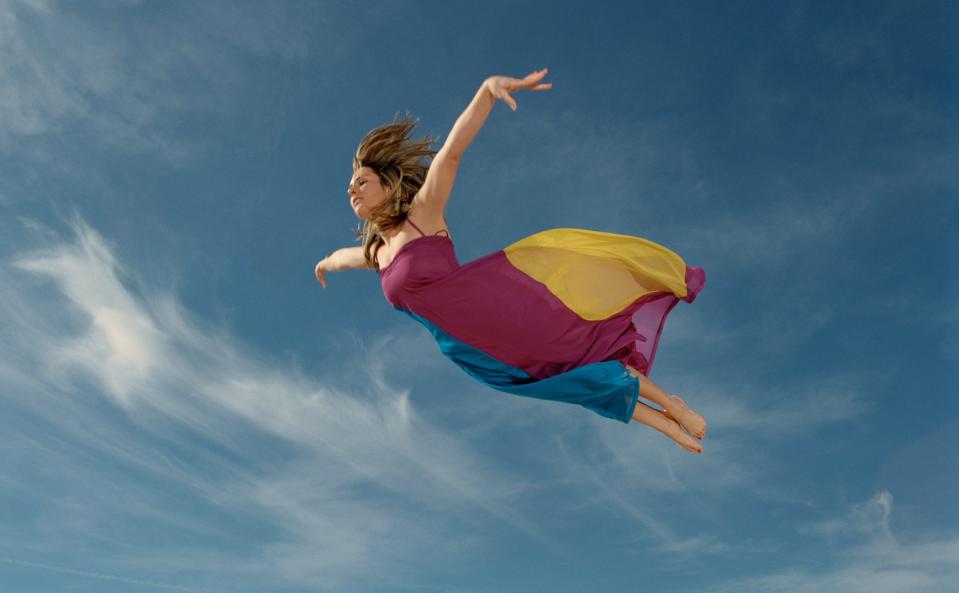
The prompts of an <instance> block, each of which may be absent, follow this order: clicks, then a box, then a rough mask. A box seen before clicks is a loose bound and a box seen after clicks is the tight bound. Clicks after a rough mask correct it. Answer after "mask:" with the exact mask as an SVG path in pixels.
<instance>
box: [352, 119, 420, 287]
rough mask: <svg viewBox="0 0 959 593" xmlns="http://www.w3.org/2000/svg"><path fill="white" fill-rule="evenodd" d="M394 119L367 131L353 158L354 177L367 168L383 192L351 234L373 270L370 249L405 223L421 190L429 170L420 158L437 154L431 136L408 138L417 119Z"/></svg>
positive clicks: (377, 264) (376, 267) (376, 265)
mask: <svg viewBox="0 0 959 593" xmlns="http://www.w3.org/2000/svg"><path fill="white" fill-rule="evenodd" d="M398 115H399V114H396V115H394V116H393V123H391V124H387V125H385V126H380V127H378V128H375V129H373V130H370V131H369V132H368V133H367V134H366V136H364V137H363V140H361V141H360V145H359V147H358V148H357V149H356V155H355V156H354V157H353V172H354V173H356V171H358V170H359V169H360V167H369V168H371V169H373V171H375V172H376V176H377V177H378V178H379V181H380V183H381V184H382V185H383V186H384V188H385V189H386V199H385V200H383V202H381V203H380V205H379V206H377V207H376V208H373V209H372V210H370V218H369V220H365V221H363V224H362V225H360V226H358V227H357V228H356V230H355V232H356V238H357V239H358V240H362V241H363V256H364V257H365V258H366V261H367V263H369V264H370V266H371V267H374V268H375V269H377V270H379V263H378V262H376V261H374V260H373V247H374V245H381V244H382V243H383V239H382V233H383V232H385V231H389V230H390V229H394V228H396V227H398V226H400V225H402V224H403V221H404V220H406V217H407V213H408V212H409V210H410V206H411V205H412V204H413V197H414V196H416V192H418V191H419V190H420V188H421V187H423V182H424V181H425V180H426V174H427V172H428V171H429V168H430V167H429V164H427V163H424V162H423V161H422V160H421V158H422V157H430V158H432V157H433V155H435V154H436V152H437V151H435V150H432V149H431V148H430V145H432V144H433V143H434V142H435V140H434V139H433V138H432V137H431V136H429V135H427V136H426V137H424V138H422V139H419V140H414V139H412V138H411V137H410V135H411V133H412V132H413V128H415V127H416V124H417V123H418V122H419V119H416V120H412V119H410V117H409V114H408V113H407V114H406V115H404V116H403V119H402V120H400V121H397V117H398Z"/></svg>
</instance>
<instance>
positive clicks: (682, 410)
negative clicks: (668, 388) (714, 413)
mask: <svg viewBox="0 0 959 593" xmlns="http://www.w3.org/2000/svg"><path fill="white" fill-rule="evenodd" d="M669 401H670V402H672V406H670V407H669V408H667V410H668V411H667V414H668V415H669V416H671V417H672V418H674V419H675V420H676V422H678V423H679V425H680V426H682V427H683V428H685V429H686V432H688V433H689V434H691V435H693V436H694V437H696V438H697V439H699V440H703V437H704V436H706V420H705V418H703V417H702V416H700V415H699V414H697V413H696V412H694V411H693V410H692V408H690V407H689V406H688V405H686V402H685V401H684V400H683V398H681V397H679V396H678V395H670V396H669Z"/></svg>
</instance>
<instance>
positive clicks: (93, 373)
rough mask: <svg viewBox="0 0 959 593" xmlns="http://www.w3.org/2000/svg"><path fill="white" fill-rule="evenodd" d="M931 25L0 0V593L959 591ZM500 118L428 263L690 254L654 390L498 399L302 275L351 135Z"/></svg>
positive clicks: (497, 9)
mask: <svg viewBox="0 0 959 593" xmlns="http://www.w3.org/2000/svg"><path fill="white" fill-rule="evenodd" d="M956 17H957V14H956V10H955V8H953V7H950V6H949V4H948V3H936V2H919V3H915V2H908V3H907V2H898V3H896V2H891V3H890V2H886V3H883V2H863V3H857V2H843V3H835V2H821V3H814V2H792V3H765V2H753V3H749V2H736V3H718V2H716V3H708V2H681V3H679V2H677V3H622V4H614V3H599V4H597V3H575V4H571V3H554V2H550V3H546V2H540V3H536V2H508V3H507V2H499V1H492V2H482V3H473V2H469V3H468V2H438V1H437V2H353V1H350V2H289V3H281V2H276V3H258V2H245V3H228V2H203V3H191V2H156V3H141V2H84V3H60V2H52V1H42V0H33V1H29V2H19V1H12V2H11V1H4V2H0V55H2V56H3V57H2V59H0V209H2V212H3V215H2V217H0V250H2V251H0V252H2V263H0V303H2V305H0V335H2V336H3V339H2V342H0V347H2V354H0V414H2V418H3V420H4V422H3V430H2V431H0V451H2V455H0V476H2V479H0V584H2V585H3V586H2V587H0V588H2V589H3V590H10V591H18V592H23V593H30V592H48V591H50V592H53V591H56V592H64V591H77V592H80V591H97V592H114V591H116V592H121V591H122V592H131V591H157V590H171V591H257V592H261V591H270V592H305V591H345V592H352V591H404V592H434V591H462V592H468V593H474V592H475V593H479V592H487V591H489V592H492V591H496V592H504V591H505V592H511V591H552V592H579V591H645V592H687V591H690V592H691V591H697V592H712V593H723V592H733V591H735V592H737V593H739V592H746V593H749V592H754V591H755V592H760V591H762V592H766V591H783V592H786V591H788V592H790V593H793V592H798V593H804V592H812V591H816V592H819V591H834V592H839V593H847V592H859V591H869V592H871V593H873V592H880V593H881V592H886V591H888V592H901V591H912V592H920V593H921V592H936V593H939V592H940V591H943V590H945V589H946V588H947V587H946V584H947V583H954V582H955V580H956V578H957V577H959V534H957V527H959V507H957V506H956V505H955V500H956V498H957V496H959V479H957V478H956V477H955V476H956V472H955V468H956V467H957V454H956V452H955V445H954V442H953V441H954V438H953V437H954V435H955V434H956V433H957V432H959V414H957V405H956V403H955V402H956V400H955V394H956V390H955V387H954V384H955V381H956V379H957V378H959V377H957V372H956V369H957V367H959V364H957V363H959V337H957V336H959V306H957V302H959V298H957V297H959V282H957V280H956V275H955V271H956V264H955V262H956V261H957V257H959V241H957V239H956V236H955V232H956V220H959V212H957V210H959V208H957V205H956V204H957V200H956V198H957V191H956V187H957V181H959V179H957V177H959V175H957V173H956V167H955V163H956V162H957V156H959V154H957V153H959V149H957V142H956V140H957V125H956V121H957V118H956V116H957V113H956V105H957V104H959V102H957V92H956V91H957V89H956V83H957V78H956V66H957V52H956V46H955V41H954V29H955V23H956ZM542 67H548V68H549V69H550V73H549V75H548V77H547V80H548V81H550V82H552V83H553V89H552V90H550V91H547V92H539V93H529V92H526V93H522V92H521V93H518V94H516V95H515V99H516V101H517V103H518V109H517V111H516V112H512V111H510V110H509V108H508V107H506V106H505V105H504V104H502V103H499V104H497V105H496V106H495V108H494V110H493V112H492V114H491V115H490V117H489V119H488V120H487V123H486V126H485V127H484V128H483V129H482V130H481V131H480V133H479V135H478V136H477V138H476V141H475V142H474V143H473V145H472V146H471V147H470V148H469V150H468V151H467V153H466V155H465V156H464V160H463V164H462V166H461V168H460V171H459V175H458V180H457V185H456V187H455V189H454V192H453V195H452V197H451V199H450V203H449V207H448V210H447V219H448V221H449V224H450V228H451V231H452V235H453V237H454V239H455V242H456V248H457V254H458V256H459V258H460V261H461V262H467V261H471V260H473V259H475V258H477V257H481V256H483V255H486V254H488V253H491V252H493V251H495V250H497V249H501V248H502V247H504V246H506V245H508V244H510V243H512V242H513V241H516V240H518V239H520V238H522V237H524V236H527V235H529V234H532V233H534V232H537V231H540V230H544V229H547V228H555V227H579V228H588V229H596V230H604V231H609V232H617V233H629V234H634V235H638V236H642V237H645V238H648V239H651V240H654V241H657V242H659V243H661V244H663V245H666V246H667V247H669V248H671V249H673V250H674V251H676V252H677V253H679V254H680V255H681V256H682V257H683V258H684V259H685V260H686V261H687V263H689V264H690V265H696V266H700V267H703V268H704V269H705V270H706V273H707V275H708V281H707V285H706V287H705V289H704V290H703V292H702V293H701V294H700V295H699V297H698V298H697V300H696V302H695V303H693V304H691V305H689V304H685V303H680V305H679V306H678V307H677V308H676V309H675V310H674V312H673V313H672V315H671V316H670V318H669V319H668V321H667V323H666V327H665V332H664V335H663V338H662V341H661V344H660V349H659V352H658V354H657V358H656V365H655V367H654V368H653V371H652V374H651V378H653V379H654V380H655V381H656V382H657V383H659V384H660V385H662V386H663V387H664V388H666V389H667V390H669V391H670V392H673V393H679V394H682V395H683V396H684V397H685V398H686V399H687V401H689V402H690V403H691V404H692V405H693V406H695V407H696V408H697V409H698V410H699V411H701V412H702V413H703V415H704V416H705V417H706V418H707V420H708V421H709V423H710V429H709V435H708V436H707V438H706V440H705V442H704V447H705V452H704V454H703V455H702V456H695V455H690V454H688V453H685V452H684V451H682V450H681V449H679V448H678V447H676V446H675V445H674V444H672V443H671V442H669V441H668V440H667V439H666V438H665V437H663V436H662V435H660V434H659V433H656V432H654V431H653V430H651V429H648V428H645V427H643V426H640V425H636V424H630V425H624V424H621V423H617V422H613V421H610V420H607V419H605V418H602V417H600V416H598V415H596V414H592V413H590V412H588V411H587V410H584V409H582V408H579V407H576V406H569V405H564V404H558V403H551V402H543V401H539V400H532V399H524V398H520V397H516V396H511V395H507V394H504V393H500V392H495V391H490V390H488V389H486V388H484V387H483V386H482V385H480V384H479V383H477V382H475V381H474V380H472V379H471V378H469V377H468V376H467V375H465V374H464V373H462V372H461V371H460V370H459V369H458V368H457V367H455V366H454V365H453V364H452V363H450V362H449V361H448V360H447V359H445V358H444V357H443V356H442V354H441V353H440V352H439V351H438V349H437V348H436V344H435V342H433V341H432V339H431V338H430V336H429V335H428V334H427V333H426V332H425V330H424V329H423V328H422V327H421V326H419V325H418V324H415V323H413V322H412V321H411V320H410V319H409V318H408V317H406V316H405V315H402V314H400V313H398V312H396V311H395V310H393V309H392V307H391V306H389V304H388V303H387V302H386V301H385V299H384V297H383V295H382V292H381V291H380V286H379V282H378V278H377V276H376V275H375V274H373V273H369V272H361V271H351V272H344V273H340V274H335V275H331V276H330V278H329V288H328V289H327V290H323V289H322V288H321V287H320V286H319V284H318V283H316V281H315V279H314V278H313V266H314V264H315V263H316V261H317V260H318V259H320V258H322V257H323V256H324V255H326V254H327V253H329V252H331V251H333V250H334V249H336V248H338V247H343V246H349V245H351V244H352V240H353V237H352V232H351V231H352V228H353V227H354V226H355V225H356V223H357V220H356V219H355V217H354V216H353V214H352V210H351V209H350V207H349V205H348V202H347V198H346V193H345V190H346V186H347V183H348V182H349V179H350V175H351V169H350V164H351V158H352V155H353V152H354V151H355V149H356V145H357V143H358V141H359V140H360V138H362V136H363V135H364V134H365V133H366V132H367V131H368V130H370V129H372V128H374V127H376V126H378V125H381V124H383V123H387V122H389V121H390V120H391V119H392V117H393V115H394V114H395V113H397V112H401V113H402V112H406V111H408V112H410V113H411V114H412V115H413V116H415V117H418V118H420V125H419V128H418V132H419V133H420V134H427V133H430V134H433V135H434V136H435V137H438V138H439V139H440V140H441V141H442V139H444V138H445V137H446V134H447V133H448V131H449V129H450V127H451V126H452V124H453V122H454V121H455V120H456V118H457V116H458V115H459V114H460V113H461V112H462V110H463V109H464V108H465V107H466V105H467V104H468V103H469V101H470V99H471V98H472V97H473V95H474V93H475V92H476V89H477V88H478V86H479V84H480V83H481V82H482V80H483V79H484V78H486V77H487V76H490V75H493V74H502V75H508V76H523V75H525V74H527V73H529V72H531V71H532V70H535V69H539V68H542Z"/></svg>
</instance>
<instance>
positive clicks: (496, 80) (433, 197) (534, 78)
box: [414, 68, 553, 219]
mask: <svg viewBox="0 0 959 593" xmlns="http://www.w3.org/2000/svg"><path fill="white" fill-rule="evenodd" d="M546 72H547V70H546V68H543V69H542V70H540V71H539V72H533V73H531V74H530V75H529V76H527V77H526V78H510V77H508V76H490V77H489V78H487V79H486V80H484V81H483V84H482V85H480V88H479V90H478V91H476V96H474V97H473V100H472V101H471V102H470V104H469V106H468V107H467V108H466V111H464V112H463V113H462V115H460V116H459V118H457V120H456V123H455V124H454V125H453V129H452V130H451V131H450V135H449V137H448V138H447V139H446V142H445V143H444V144H443V148H441V149H440V151H439V152H438V153H436V156H435V157H433V162H432V163H430V170H429V172H428V173H427V174H426V179H425V180H424V181H423V187H421V188H420V191H419V193H418V194H416V197H415V198H414V202H416V203H418V204H420V205H421V206H422V207H423V208H424V209H425V210H427V211H428V212H429V213H431V215H432V216H433V217H435V218H436V219H439V218H441V217H442V216H443V211H444V210H445V209H446V202H447V201H448V200H449V197H450V193H451V192H452V191H453V182H455V181H456V171H457V169H458V168H459V164H460V159H461V158H462V156H463V153H464V152H466V148H467V147H468V146H469V145H470V144H471V143H472V142H473V138H475V137H476V133H477V132H479V129H480V128H481V127H483V123H484V122H485V121H486V118H487V116H489V113H490V111H492V109H493V103H495V102H496V99H501V100H502V101H504V102H505V103H506V104H508V105H509V106H510V108H512V109H513V111H516V101H514V100H513V97H511V96H510V94H509V93H510V92H511V91H515V90H519V89H530V90H534V91H544V90H547V89H550V88H552V87H553V85H552V83H542V84H541V83H540V82H539V81H540V80H542V79H543V77H544V76H546Z"/></svg>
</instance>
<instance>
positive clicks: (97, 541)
mask: <svg viewBox="0 0 959 593" xmlns="http://www.w3.org/2000/svg"><path fill="white" fill-rule="evenodd" d="M72 229H73V231H74V232H75V234H76V238H75V240H74V241H69V242H67V241H56V242H53V243H51V244H48V245H47V246H45V247H43V248H40V249H36V250H33V251H30V252H28V253H24V254H20V255H18V256H16V257H14V258H13V260H12V262H11V263H12V266H7V267H5V269H4V271H3V276H4V277H3V282H2V283H0V286H2V291H3V293H4V294H3V297H4V298H3V301H4V307H3V324H4V326H5V327H7V328H8V329H9V330H10V335H11V337H12V339H11V340H9V341H8V340H5V343H4V346H3V350H4V357H3V358H4V361H5V362H4V363H3V364H0V374H2V377H3V382H4V384H5V385H7V388H6V389H5V390H4V393H3V397H2V400H0V403H2V405H3V406H4V407H5V408H7V409H8V410H10V411H11V412H12V413H14V414H16V416H17V417H20V418H22V419H23V420H24V424H23V425H21V426H20V427H19V428H18V429H16V430H14V431H12V432H11V433H8V436H7V437H5V439H4V441H5V443H6V445H5V446H6V447H8V448H10V449H11V450H12V451H13V452H14V453H16V454H15V455H14V456H12V457H8V462H9V463H13V462H14V460H16V462H17V463H27V464H32V465H34V466H35V467H34V468H33V469H31V470H29V471H25V472H19V473H16V474H8V475H17V476H18V477H17V478H16V479H9V478H8V480H7V482H8V483H7V484H5V485H4V489H5V490H7V492H8V493H10V492H17V491H19V492H21V493H25V492H30V491H31V490H34V489H35V488H36V487H37V484H39V483H43V482H50V483H52V484H54V485H55V487H54V488H53V489H50V490H47V491H45V492H44V493H42V494H40V499H41V501H42V502H41V504H43V505H44V507H45V508H46V509H47V516H50V517H56V516H60V518H61V519H60V520H59V521H57V524H58V527H59V528H60V529H65V530H66V531H67V533H69V534H70V537H69V538H67V539H68V540H72V541H86V542H88V543H92V545H93V547H94V548H95V547H96V546H97V545H100V546H109V545H113V544H111V543H110V542H105V541H104V540H103V539H102V538H103V535H104V534H105V533H109V532H114V534H115V535H117V534H116V532H120V537H121V538H122V537H127V536H129V537H134V538H135V535H132V534H130V533H129V529H130V528H129V527H124V526H125V525H126V524H127V523H129V524H130V525H140V526H141V528H143V529H146V530H147V531H150V530H159V531H162V532H166V533H167V534H168V536H169V537H174V538H175V537H177V534H178V533H179V534H180V536H181V537H182V534H183V533H184V532H190V533H193V534H197V533H199V534H202V537H205V538H214V539H218V538H224V537H226V538H229V537H231V536H230V532H231V531H232V529H231V528H230V527H229V523H228V524H226V525H224V524H223V523H221V522H217V521H209V520H207V519H204V517H205V516H208V513H215V514H226V515H228V516H234V517H236V519H237V520H238V521H239V522H240V523H246V524H252V525H258V526H259V529H260V530H263V531H264V532H265V533H267V534H269V535H261V536H259V537H256V538H255V541H257V542H258V543H257V544H255V545H247V546H244V547H243V548H242V549H241V550H238V551H236V552H234V553H233V554H235V555H238V556H240V557H247V556H250V555H252V556H253V557H258V558H260V560H261V561H265V564H264V563H262V562H261V563H259V564H258V566H259V568H258V569H257V570H258V572H259V574H260V576H263V575H265V574H273V575H277V574H279V575H282V576H283V577H284V578H288V579H291V580H300V581H308V582H311V583H314V584H325V585H332V584H335V583H340V582H345V580H352V581H355V580H356V579H358V578H368V579H371V580H373V581H375V580H377V578H378V577H376V576H375V575H376V574H384V575H386V574H388V575H389V576H388V577H386V576H384V577H382V578H384V579H387V580H389V581H390V582H393V583H396V582H398V580H402V578H403V575H406V576H409V577H412V574H413V572H415V562H414V560H415V559H414V558H413V557H411V555H410V554H411V553H412V550H415V549H416V548H417V547H419V544H416V542H417V541H419V542H420V544H423V545H426V544H427V542H434V541H436V540H437V539H442V540H443V541H445V542H447V544H448V545H446V546H444V551H443V552H442V554H456V553H458V551H459V552H462V550H463V547H464V546H465V547H466V548H469V547H470V546H472V545H475V541H474V539H473V538H472V537H471V536H469V535H464V534H463V533H460V532H457V531H456V529H455V527H453V525H455V524H456V522H457V521H465V522H469V521H471V519H469V517H470V515H472V514H474V513H476V512H480V513H481V514H484V515H486V516H488V517H494V518H496V519H498V520H500V521H502V522H503V524H504V525H509V529H516V530H519V531H520V532H522V533H525V534H526V535H528V536H531V537H534V538H541V539H543V540H544V543H546V544H547V545H548V542H546V541H545V538H543V536H542V535H540V533H539V530H538V528H537V527H536V526H535V525H534V524H533V523H531V522H529V521H528V520H527V519H525V518H524V517H523V516H522V515H521V514H520V513H518V512H517V511H516V510H515V508H514V507H513V505H512V502H511V501H512V500H513V499H514V498H515V497H517V496H519V495H521V494H522V492H523V490H524V488H525V486H524V480H523V478H522V477H521V476H518V475H515V474H514V473H513V472H511V471H510V470H509V469H507V468H504V467H501V466H497V465H496V464H494V463H493V462H492V461H491V460H489V459H488V458H486V457H485V456H484V455H482V454H480V453H478V452H477V451H476V450H474V449H471V448H470V447H469V446H468V445H467V444H464V443H463V442H462V441H461V440H459V439H458V438H457V437H456V436H455V435H452V434H449V433H447V432H446V431H445V430H444V429H442V428H439V427H438V426H435V425H433V424H431V423H429V422H428V421H426V420H425V419H424V418H422V417H421V416H420V415H418V414H417V412H416V410H415V408H413V407H412V406H411V404H410V401H409V397H408V395H409V394H408V392H406V391H403V390H397V389H396V388H395V387H393V386H392V385H391V384H390V383H389V382H388V381H387V380H386V379H385V378H384V376H383V375H382V372H383V370H384V369H383V366H384V365H385V364H386V363H385V362H384V361H385V360H387V359H389V357H390V350H389V349H388V348H385V347H384V346H383V345H382V344H380V345H374V346H373V351H372V352H370V355H369V359H368V360H367V359H365V358H362V357H361V358H360V360H359V361H358V362H347V363H344V364H343V365H342V366H341V367H340V368H338V369H337V371H338V372H340V373H364V374H366V375H368V376H369V378H370V380H371V384H372V390H371V392H370V393H368V394H366V395H364V396H363V397H357V396H355V395H352V394H350V393H348V392H346V391H343V390H342V389H341V388H338V387H336V380H335V379H334V378H332V377H324V378H313V377H307V376H303V375H301V374H299V373H297V372H296V371H291V370H288V369H280V368H275V367H272V366H271V365H270V364H269V363H267V362H265V361H263V360H262V359H261V358H260V357H259V356H258V355H257V354H256V353H255V352H253V351H251V350H250V349H249V348H247V347H244V346H243V345H241V344H239V343H237V342H236V341H235V340H234V339H232V338H231V337H230V336H229V335H227V334H225V333H223V332H222V331H219V330H217V329H216V328H212V327H207V326H204V325H203V324H202V323H200V322H198V321H196V320H194V319H192V318H191V317H190V315H189V314H188V313H187V312H186V311H184V310H183V309H182V308H181V306H180V305H179V303H178V302H177V301H176V299H175V298H174V297H173V296H172V295H168V294H157V293H153V292H151V291H150V290H149V289H148V288H145V287H143V286H139V285H138V284H137V280H136V276H134V275H131V274H129V273H128V272H127V271H126V270H125V268H124V267H123V265H122V264H121V263H120V262H119V261H118V260H117V258H116V255H115V248H114V247H112V246H110V245H109V244H108V242H107V241H106V240H105V239H104V238H103V237H102V236H101V235H99V234H98V233H97V232H96V231H94V230H93V229H92V228H90V227H89V226H87V225H86V224H85V223H84V222H83V221H82V220H80V219H78V218H77V219H75V220H74V221H73V224H72ZM51 286H53V287H54V288H55V289H56V290H54V291H50V290H49V288H50V287H51ZM369 360H372V361H376V362H373V363H372V364H369ZM98 394H102V396H105V398H104V397H100V396H99V395H98ZM118 414H119V415H118ZM37 433H42V434H48V435H50V437H51V440H49V441H48V440H44V439H38V438H35V437H34V436H32V435H34V434H37ZM41 459H42V460H43V461H42V462H40V460H41ZM106 484H112V486H110V488H109V489H110V491H112V493H111V494H109V495H108V496H104V494H105V493H104V492H103V488H104V485H106ZM66 492H70V494H69V495H68V494H66ZM171 496H173V497H174V498H181V499H182V500H183V501H185V504H174V503H173V502H172V501H171V500H170V498H169V497H171ZM78 505H79V506H78ZM58 509H59V510H58ZM204 509H205V510H204ZM437 512H440V513H443V514H444V515H445V516H446V517H447V519H448V522H447V523H446V524H445V525H438V524H436V523H435V522H433V521H431V520H430V517H431V516H433V515H434V514H435V513H437ZM457 517H459V519H456V518H457ZM68 518H75V519H78V521H75V520H73V519H68ZM26 530H27V531H32V532H33V533H34V534H37V537H38V541H40V540H43V541H44V543H43V544H42V546H43V548H44V549H46V550H47V553H48V554H49V553H55V552H56V548H58V546H59V544H58V543H56V542H50V541H49V540H48V539H46V538H45V537H44V536H42V535H40V531H42V529H41V526H40V525H39V524H33V525H32V526H29V527H28V528H27V529H26ZM38 530H40V531H38ZM233 537H235V536H233ZM27 539H29V538H27ZM401 542H402V543H401ZM38 545H40V544H38ZM50 547H52V548H54V549H53V550H51V549H49V548H50ZM18 549H20V550H21V551H22V550H24V549H30V546H29V545H28V546H26V547H25V548H18ZM60 551H61V552H62V550H60ZM5 552H6V555H7V556H8V557H14V556H16V554H14V553H13V552H12V551H11V550H6V551H5ZM128 552H129V556H128V557H127V558H126V560H127V561H128V562H129V563H128V564H127V565H126V566H127V567H129V566H132V565H135V564H136V563H137V562H138V561H139V560H142V558H139V557H138V555H139V554H143V555H150V556H152V555H153V553H154V552H155V551H151V547H150V546H144V547H143V548H142V549H139V550H138V551H136V552H134V551H128ZM438 553H440V552H438ZM230 554H231V553H224V557H225V558H228V557H230ZM159 555H160V556H163V555H164V554H162V553H160V554H159ZM120 557H121V558H122V557H124V556H123V555H121V556H120ZM175 557H176V559H175V560H174V559H173V558H170V559H169V561H170V562H175V563H178V564H189V561H188V558H189V556H188V555H184V554H182V553H181V554H176V555H175ZM197 557H198V558H201V557H202V558H204V560H198V561H197V564H196V565H195V566H193V567H192V570H194V571H196V570H200V567H201V564H202V565H203V566H208V565H209V564H208V560H209V558H208V555H207V554H203V553H198V555H197ZM15 559H16V558H15ZM20 560H22V561H23V562H32V560H30V559H29V558H21V559H20ZM154 560H156V559H155V558H154ZM434 560H435V557H434ZM156 562H157V564H154V566H162V565H163V562H162V561H161V560H156ZM69 568H70V567H69V566H67V567H65V569H69ZM103 568H104V570H103V572H104V573H110V574H116V573H117V572H118V570H121V569H122V568H123V567H122V566H113V567H112V569H111V567H109V566H107V567H103ZM92 572H99V570H98V571H92ZM146 580H155V579H154V578H153V577H151V578H149V579H146Z"/></svg>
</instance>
